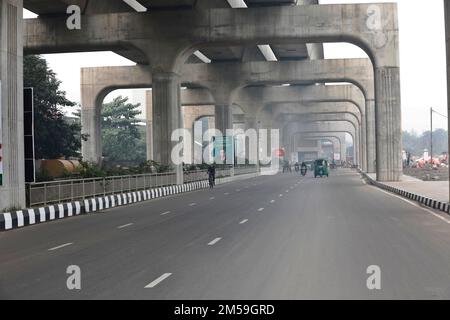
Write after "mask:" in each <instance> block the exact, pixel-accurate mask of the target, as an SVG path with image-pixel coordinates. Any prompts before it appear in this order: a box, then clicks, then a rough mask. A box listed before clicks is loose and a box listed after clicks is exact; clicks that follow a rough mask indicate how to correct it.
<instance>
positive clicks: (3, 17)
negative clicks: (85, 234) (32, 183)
mask: <svg viewBox="0 0 450 320" xmlns="http://www.w3.org/2000/svg"><path fill="white" fill-rule="evenodd" d="M22 10H23V4H22V0H0V61H1V63H0V81H1V87H0V96H1V100H0V143H1V144H2V148H1V149H2V153H3V156H2V167H3V168H2V171H3V172H0V173H2V186H0V212H1V211H3V210H8V211H10V210H13V209H19V208H24V207H25V206H26V203H25V169H24V160H23V159H24V141H23V139H24V137H23V72H22V70H23V30H22V25H23V21H22Z"/></svg>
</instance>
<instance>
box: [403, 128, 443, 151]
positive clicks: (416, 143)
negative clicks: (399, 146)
mask: <svg viewBox="0 0 450 320" xmlns="http://www.w3.org/2000/svg"><path fill="white" fill-rule="evenodd" d="M430 140H431V137H430V131H425V132H424V133H422V134H421V135H418V134H417V133H415V132H411V133H410V132H408V131H403V148H404V149H405V150H406V151H408V152H410V153H411V154H412V155H415V156H422V155H423V151H424V149H428V151H430V147H431V145H430ZM447 151H448V134H447V131H446V130H444V129H436V130H435V131H433V155H435V156H436V155H440V154H442V153H443V152H447Z"/></svg>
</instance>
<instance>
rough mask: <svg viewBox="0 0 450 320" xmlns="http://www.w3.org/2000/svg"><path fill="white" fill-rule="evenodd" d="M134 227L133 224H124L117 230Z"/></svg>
mask: <svg viewBox="0 0 450 320" xmlns="http://www.w3.org/2000/svg"><path fill="white" fill-rule="evenodd" d="M132 225H133V223H128V224H124V225H123V226H120V227H117V229H123V228H126V227H131V226H132Z"/></svg>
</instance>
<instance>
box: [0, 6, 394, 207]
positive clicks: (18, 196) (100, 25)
mask: <svg viewBox="0 0 450 320" xmlns="http://www.w3.org/2000/svg"><path fill="white" fill-rule="evenodd" d="M183 2H186V3H185V4H182V3H183ZM252 2H253V1H252ZM255 2H258V1H255ZM274 2H275V1H274ZM160 3H161V2H160ZM174 3H177V6H178V8H179V7H180V5H181V6H182V7H186V9H185V10H182V11H180V10H170V8H165V10H151V11H150V12H147V13H137V12H130V9H129V8H127V9H128V10H124V7H123V3H122V2H121V1H108V2H106V1H104V0H99V1H97V4H98V6H96V9H93V7H92V6H91V7H90V6H89V5H88V3H87V2H84V1H81V0H80V2H79V4H80V5H81V6H82V8H83V14H84V15H83V28H82V30H80V31H72V30H68V29H67V28H66V27H65V26H66V18H67V16H66V15H65V14H64V11H63V8H65V7H66V6H67V3H66V1H62V0H61V1H55V2H48V1H42V2H38V1H31V0H30V1H25V6H26V7H28V8H30V9H33V10H34V12H37V13H39V14H40V17H39V18H38V19H31V20H26V21H25V23H24V24H22V6H23V1H21V0H1V8H2V10H1V15H2V19H1V20H2V21H5V23H2V25H1V28H2V30H1V35H2V41H1V55H2V61H6V62H5V63H2V66H3V67H2V69H1V79H0V80H1V84H2V85H1V86H2V88H1V92H2V105H3V106H4V107H3V108H2V133H3V137H2V141H1V142H2V145H3V148H2V149H3V160H4V161H3V168H4V177H3V178H4V179H3V186H2V187H0V199H1V200H2V207H4V208H8V207H23V205H24V198H25V197H24V182H23V164H22V159H23V156H22V155H23V145H22V142H21V141H22V132H23V125H22V109H21V108H22V101H21V96H22V87H21V86H22V74H21V72H20V70H21V65H22V52H23V50H22V48H23V49H24V52H25V53H26V54H40V53H62V52H83V51H104V50H110V51H114V52H117V53H119V54H122V55H124V56H127V57H129V58H132V59H133V60H134V61H136V62H137V63H139V64H145V65H149V67H150V69H151V73H152V88H153V106H154V110H155V111H154V116H155V115H156V117H154V131H155V132H156V136H158V137H159V139H157V141H155V142H157V143H156V144H154V154H155V155H156V158H157V160H159V161H160V162H162V163H170V150H171V149H172V146H173V143H172V142H171V141H170V135H171V132H172V131H173V130H174V129H176V128H179V127H181V118H180V110H181V105H180V83H181V75H182V74H183V71H182V70H183V66H184V65H185V62H187V61H188V60H190V59H192V54H193V53H195V52H196V51H197V50H199V49H201V50H209V48H213V47H220V46H222V47H233V46H235V45H238V46H255V45H257V44H261V43H270V44H271V45H272V46H274V47H280V46H289V45H292V44H294V43H295V44H299V43H302V44H303V46H304V47H305V48H306V49H307V50H306V49H305V51H307V52H308V54H309V53H310V52H311V53H313V52H315V53H314V55H318V56H320V53H318V54H317V47H315V49H312V48H314V45H313V44H314V43H323V42H342V41H344V42H350V43H353V44H356V45H358V46H360V47H361V48H362V49H363V50H365V51H366V52H367V54H368V56H369V57H370V60H371V62H372V64H373V70H374V73H373V75H374V83H375V86H374V89H375V90H374V95H373V97H374V100H375V114H376V116H375V120H376V121H375V127H376V130H375V132H376V146H377V147H376V150H377V152H376V155H377V161H376V164H377V168H376V172H377V179H379V180H380V181H396V180H399V178H400V176H401V170H402V168H401V164H402V163H401V123H400V119H401V103H400V84H399V61H398V60H399V57H398V24H397V8H396V5H395V4H378V5H377V8H378V9H379V12H380V20H382V21H378V22H380V23H372V22H373V21H372V20H373V16H372V14H371V12H372V11H371V9H372V8H373V7H371V5H369V4H361V5H360V4H358V5H311V6H301V5H300V6H292V7H291V6H279V7H250V8H249V9H246V10H233V9H230V8H226V7H225V8H224V7H223V6H224V2H220V1H216V0H214V1H205V0H198V1H196V2H195V4H194V3H193V2H192V1H172V0H170V1H166V2H165V4H166V5H163V6H169V7H170V6H171V5H172V4H174ZM302 3H305V2H302ZM216 5H217V7H216ZM170 21H172V22H170ZM175 21H176V23H175ZM261 21H264V22H265V23H264V24H261V23H260V22H261ZM376 22H377V21H376ZM168 25H170V26H171V27H170V28H167V26H168ZM22 27H23V28H22ZM244 31H245V32H244ZM22 35H23V37H22ZM305 44H306V45H305ZM318 51H320V50H318ZM312 55H313V54H311V56H312ZM367 97H368V96H366V98H367ZM215 99H217V96H216V97H215ZM220 101H225V100H220ZM225 104H227V103H225ZM217 105H219V106H220V105H222V103H221V102H220V103H219V104H217ZM223 109H225V108H223ZM363 156H364V153H363ZM177 173H178V177H180V175H181V168H180V167H177Z"/></svg>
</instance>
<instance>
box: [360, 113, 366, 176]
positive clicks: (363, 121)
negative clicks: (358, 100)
mask: <svg viewBox="0 0 450 320" xmlns="http://www.w3.org/2000/svg"><path fill="white" fill-rule="evenodd" d="M366 108H367V106H366ZM360 161H361V169H362V171H364V172H367V114H365V115H364V116H363V117H361V159H360Z"/></svg>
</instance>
